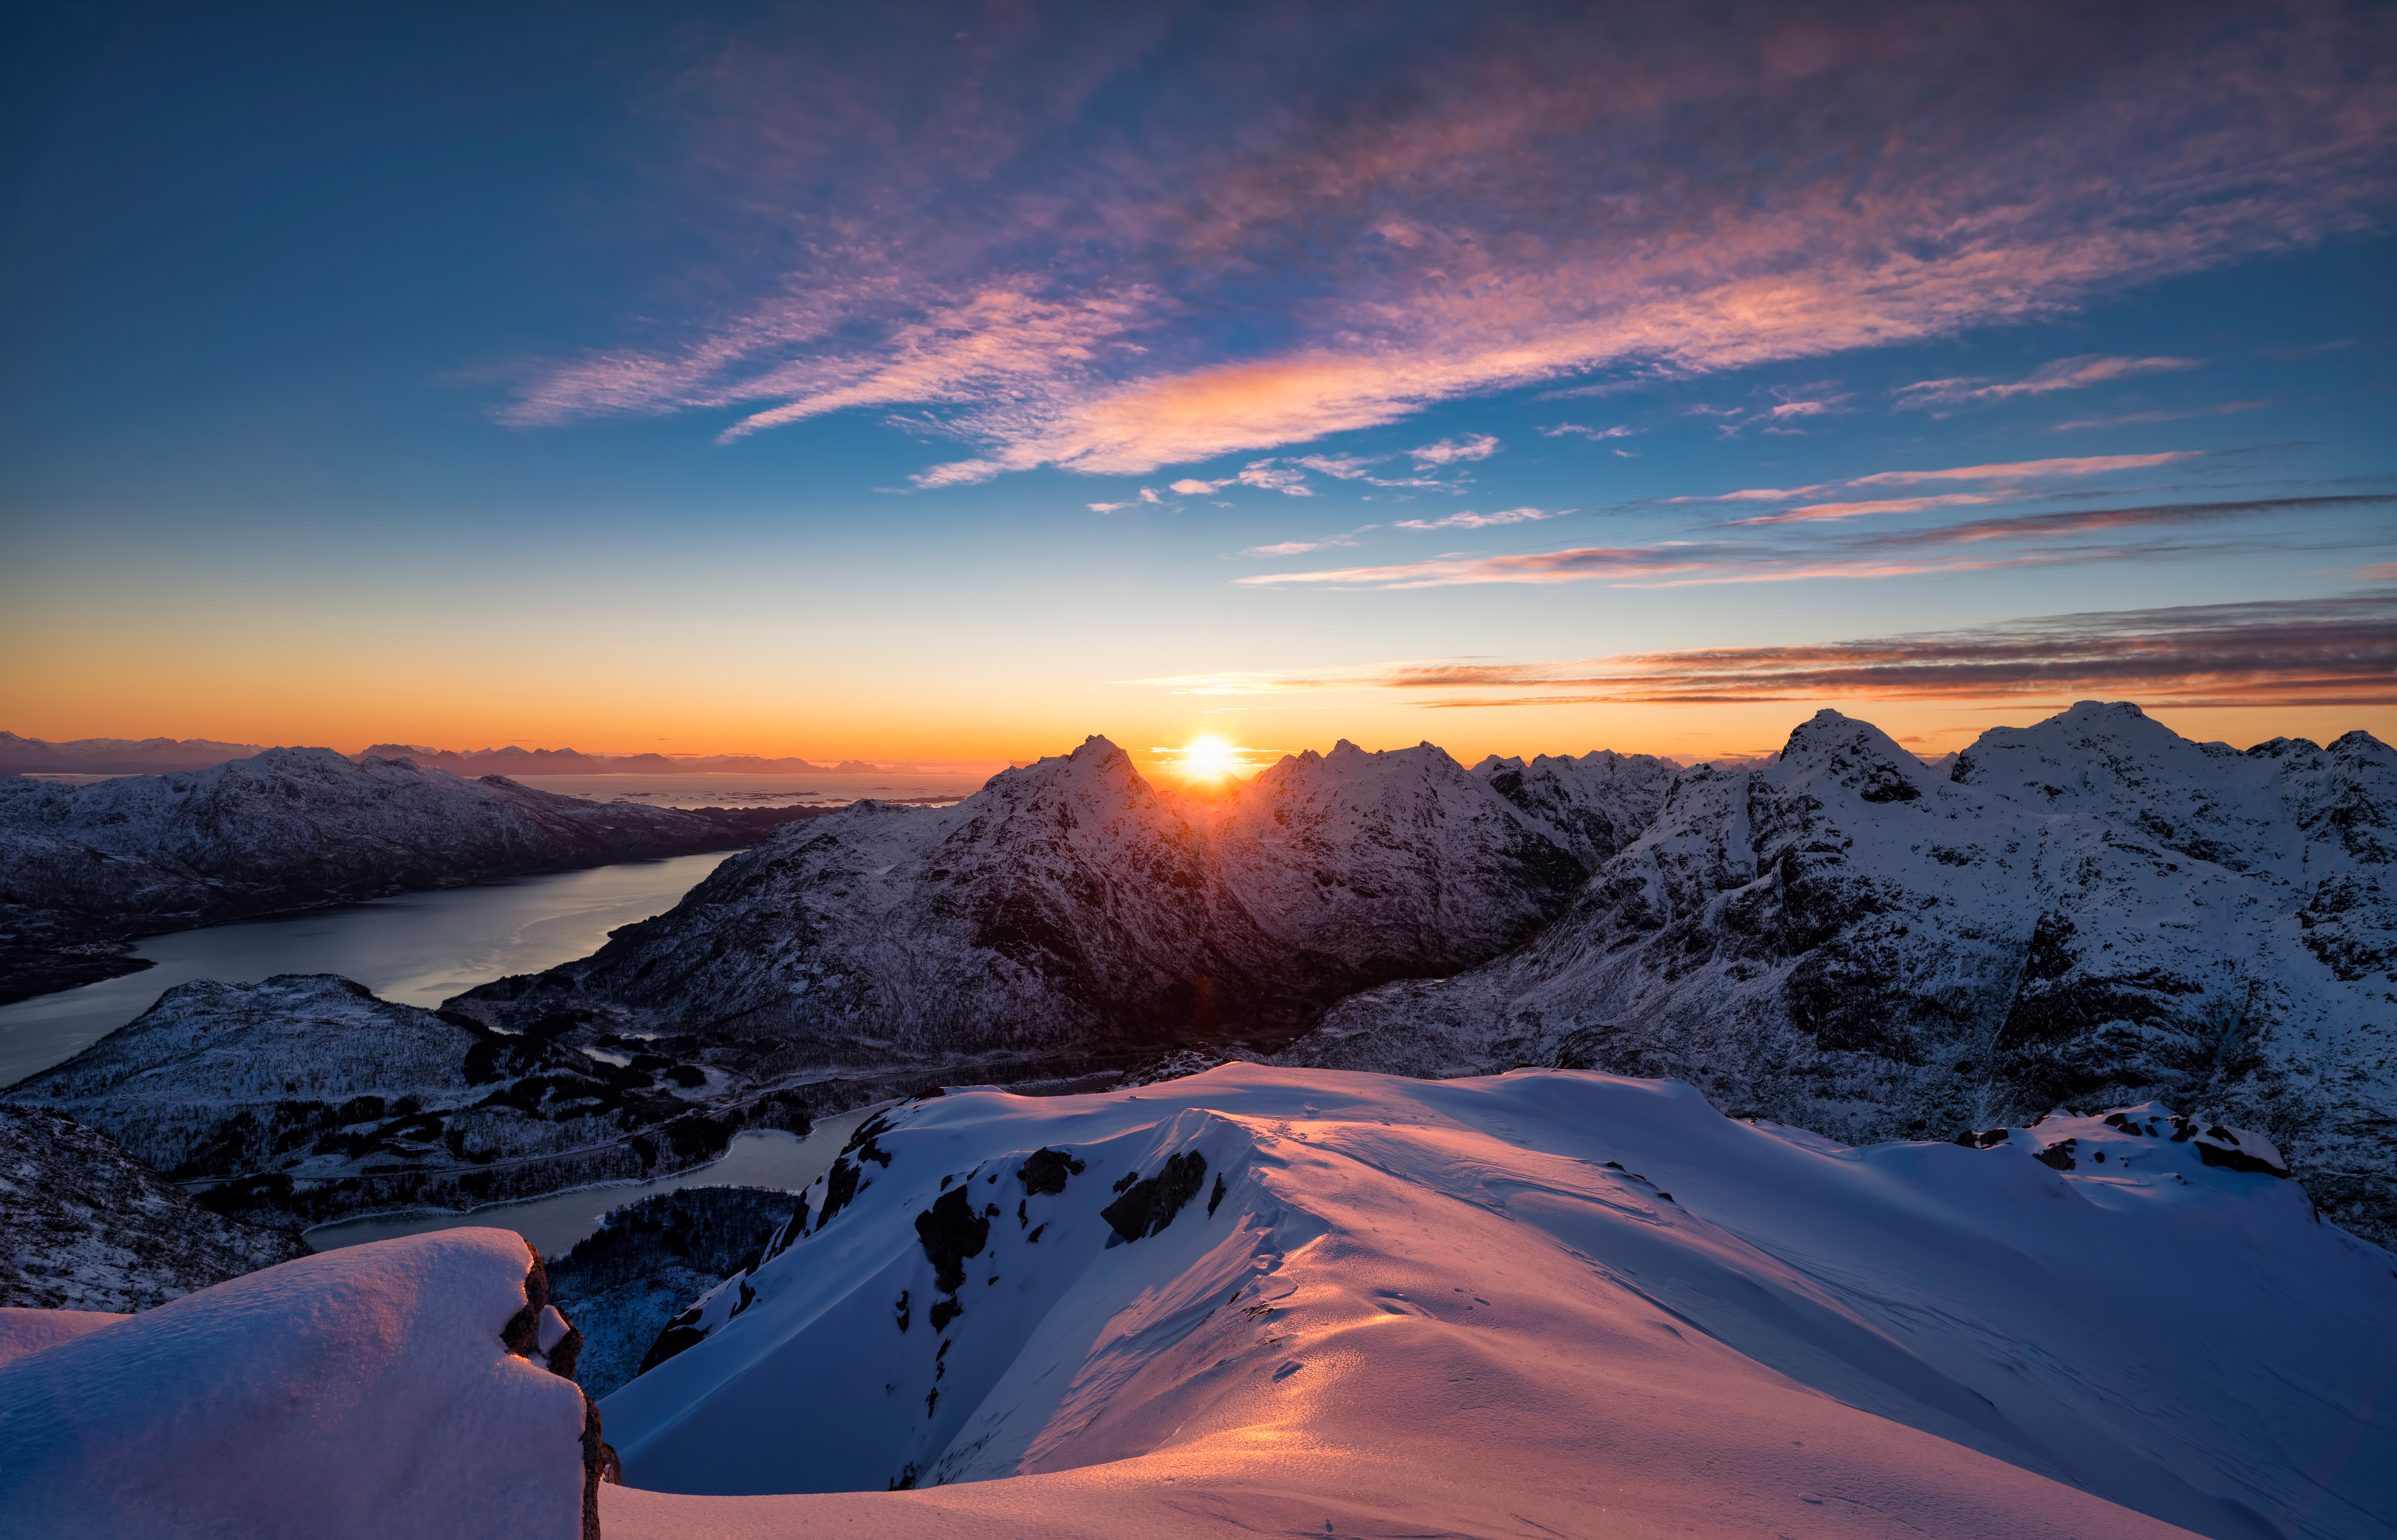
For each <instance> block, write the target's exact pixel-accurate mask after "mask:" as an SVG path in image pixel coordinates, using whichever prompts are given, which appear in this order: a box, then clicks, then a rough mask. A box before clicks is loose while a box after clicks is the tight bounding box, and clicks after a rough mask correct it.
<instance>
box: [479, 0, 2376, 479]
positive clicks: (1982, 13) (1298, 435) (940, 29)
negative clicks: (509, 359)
mask: <svg viewBox="0 0 2397 1540" xmlns="http://www.w3.org/2000/svg"><path fill="white" fill-rule="evenodd" d="M2194 3H2195V4H2196V5H2197V12H2198V13H2202V14H2198V13H2193V14H2192V15H2191V16H2190V17H2189V20H2188V23H2187V24H2185V25H2182V26H2178V27H2176V28H2173V29H2169V30H2167V31H2165V32H2163V33H2159V32H2157V31H2156V30H2155V29H2153V28H2151V27H2146V26H2141V25H2137V24H2136V23H2135V22H2134V21H2133V20H2128V19H2126V18H2125V17H2124V16H2123V15H2122V14H2118V13H2116V12H2113V11H2109V10H2108V8H2106V7H2083V8H2082V9H2081V10H2080V11H2077V12H2072V13H2069V14H2060V13H2055V12H2051V11H2040V12H2036V13H2034V12H2029V11H2024V10H2021V9H2020V8H2018V7H1980V8H1977V9H1970V8H1968V9H1965V10H1955V9H1952V8H1951V9H1941V8H1937V7H1933V8H1928V9H1926V8H1924V7H1909V6H1904V5H1898V4H1895V3H1894V0H1893V3H1884V4H1865V5H1858V6H1855V7H1841V8H1838V9H1835V10H1828V11H1827V10H1814V9H1806V10H1800V9H1792V8H1789V7H1775V6H1770V5H1766V4H1763V3H1761V0H1748V3H1742V0H1732V4H1731V5H1730V7H1729V8H1728V9H1727V10H1724V11H1723V12H1721V15H1720V16H1719V17H1718V18H1717V20H1716V21H1715V22H1714V23H1713V24H1710V25H1708V26H1707V27H1703V28H1701V27H1693V26H1691V25H1689V24H1688V23H1687V22H1686V20H1683V19H1681V17H1679V16H1678V15H1673V14H1668V13H1667V12H1655V13H1653V14H1648V15H1642V14H1639V13H1637V12H1636V11H1623V10H1619V9H1614V8H1599V9H1587V8H1585V9H1584V10H1583V11H1580V12H1576V13H1573V14H1572V15H1560V14H1558V13H1551V12H1539V13H1537V14H1534V13H1533V12H1532V11H1523V10H1519V9H1516V8H1510V7H1469V8H1468V7H1458V8H1455V9H1453V12H1451V13H1449V14H1445V15H1442V16H1439V17H1436V18H1433V19H1431V20H1426V21H1425V22H1424V23H1423V24H1422V25H1419V26H1411V27H1407V28H1396V27H1391V28H1367V29H1358V28H1354V27H1344V26H1343V25H1342V24H1341V23H1339V22H1338V21H1337V20H1327V18H1326V15H1325V14H1324V13H1318V12H1315V11H1311V10H1308V9H1306V8H1304V7H1298V8H1290V7H1262V6H1245V5H1240V4H1226V5H1225V6H1221V7H1188V8H1185V9H1181V10H1172V9H1168V8H1166V7H1118V11H1119V12H1121V14H1116V13H1109V14H1106V15H1104V16H1098V17H1091V16H1086V15H1084V14H1082V13H1080V12H1075V11H1056V12H1050V13H1044V12H1043V11H1041V10H1040V8H1038V7H1031V8H1027V9H1024V10H1021V11H1016V12H1011V13H1010V15H1011V17H1012V18H1013V19H1012V20H1010V21H1009V22H1008V23H1007V24H1006V25H1004V26H996V25H978V24H977V25H971V26H968V25H962V24H958V18H957V16H953V15H951V14H949V12H948V11H947V10H946V9H945V8H944V7H940V6H926V7H903V8H902V10H903V11H904V14H902V13H901V12H893V11H891V10H890V9H889V8H888V7H879V8H877V7H865V8H864V9H861V10H858V11H857V13H856V14H855V15H853V16H852V15H829V14H826V13H822V12H820V11H817V10H809V9H803V12H802V13H801V15H802V16H803V18H804V19H803V20H794V21H792V22H791V23H790V24H789V25H788V30H787V31H786V32H784V33H782V34H780V35H777V34H775V33H773V31H772V30H771V29H770V28H767V27H760V28H757V29H749V30H746V31H744V33H743V35H742V36H741V37H740V38H739V39H737V40H735V41H730V42H727V43H725V44H723V45H722V46H721V47H717V48H716V49H715V51H713V52H706V51H702V52H699V53H696V54H686V55H678V56H677V60H678V61H677V62H676V63H675V64H674V65H672V66H669V68H671V69H672V71H673V72H674V73H672V74H667V75H662V76H660V77H659V78H658V79H656V80H655V81H654V82H652V83H651V88H650V89H649V91H648V93H647V95H646V97H645V99H644V100H643V102H642V106H641V111H643V112H644V113H646V114H649V117H650V119H651V120H652V121H653V122H655V123H657V124H659V125H662V126H663V127H665V128H666V129H667V130H668V131H669V132H670V133H672V134H674V135H678V136H679V142H680V145H681V150H680V153H679V154H678V155H677V156H670V157H663V158H662V160H661V162H660V165H661V173H660V175H659V176H658V178H657V179H656V191H655V194H654V202H655V204H656V206H657V207H656V208H654V209H653V210H651V213H652V214H653V215H654V217H653V218H652V219H651V220H650V221H649V222H650V223H652V224H654V225H655V226H656V227H657V228H660V229H672V230H673V231H675V232H676V237H675V238H676V242H677V243H680V244H681V246H682V247H684V248H688V249H690V250H691V251H692V252H693V256H692V258H691V265H690V270H688V271H686V272H680V273H664V274H660V275H657V277H656V281H655V282H654V283H653V284H651V285H649V287H648V288H645V290H644V291H643V292H642V293H640V294H639V295H638V296H636V297H633V298H628V301H627V302H626V307H625V309H626V317H625V319H624V321H623V324H622V326H621V328H619V329H618V335H617V336H616V337H615V338H614V339H612V340H610V339H599V340H596V341H595V345H593V346H591V347H590V348H588V349H586V350H583V351H579V352H577V353H575V354H574V355H571V356H566V357H560V358H554V359H547V360H542V359H531V360H521V361H518V362H517V363H516V364H513V365H510V366H508V368H507V370H506V377H507V379H509V380H510V381H511V382H512V385H511V395H510V398H509V399H508V400H507V401H505V402H504V403H503V404H502V405H501V406H500V408H498V415H499V416H500V417H501V419H502V421H503V422H509V423H511V424H513V425H516V426H519V427H528V428H529V427H536V426H543V425H550V424H557V423H565V422H575V421H580V420H584V419H589V418H594V417H602V416H609V415H622V414H652V415H657V414H673V413H703V414H706V415H708V416H709V417H710V418H713V419H715V420H716V421H718V422H720V423H721V424H722V432H723V435H724V436H725V437H726V438H727V439H728V440H730V441H737V440H739V439H740V438H741V437H743V436H744V435H752V434H756V433H760V432H765V431H770V430H774V429H778V428H782V427H786V426H788V425H790V424H793V423H797V422H805V421H808V420H810V419H812V418H816V417H820V416H823V415H825V414H829V413H838V412H847V411H854V410H856V409H859V408H867V409H871V410H875V411H877V412H879V413H886V414H887V413H888V412H889V411H890V410H891V408H908V409H910V416H909V419H908V421H909V423H910V428H911V431H914V432H918V433H925V432H929V433H933V434H937V435H945V436H947V437H950V438H952V439H953V440H955V441H956V442H957V444H958V445H959V452H958V453H957V455H955V456H954V457H951V458H949V459H947V460H946V461H945V462H944V463H941V464H936V465H932V466H930V467H927V468H926V469H924V470H923V471H921V472H919V473H918V474H917V476H916V477H915V480H916V483H917V485H918V486H921V487H925V488H941V487H954V486H959V485H966V484H971V483H972V482H976V481H980V480H984V479H987V478H989V477H991V476H995V475H1004V474H1007V473H1010V472H1013V471H1019V470H1026V469H1030V468H1033V467H1035V466H1040V465H1052V466H1059V467H1063V468H1065V469H1069V470H1074V471H1078V472H1086V473H1091V474H1100V475H1130V476H1140V475H1148V474H1149V473H1150V472H1151V471H1153V470H1155V469H1157V468H1158V467H1159V466H1164V465H1184V464H1197V463H1201V462H1206V461H1209V460H1212V459H1214V458H1216V457H1219V456H1224V455H1228V454H1235V453H1261V452H1262V453H1272V452H1278V451H1279V450H1280V449H1283V448H1284V447H1285V446H1291V445H1296V444H1300V443H1305V442H1308V441H1313V440H1319V439H1322V438H1324V437H1326V436H1327V435H1335V434H1340V433H1346V432H1351V431H1354V430H1357V429H1360V428H1367V427H1374V426H1380V425H1384V424H1388V423H1393V422H1399V421H1402V420H1405V419H1407V418H1410V417H1412V416H1413V415H1415V414H1417V413H1419V412H1421V411H1423V410H1425V409H1426V408H1428V407H1431V406H1433V405H1435V404H1437V403H1440V402H1442V401H1446V400H1451V399H1453V398H1456V397H1459V396H1464V395H1476V394H1482V393H1488V392H1493V391H1498V390H1505V389H1512V388H1516V387H1539V386H1546V385H1549V384H1552V383H1555V382H1560V381H1566V380H1571V379H1574V378H1580V379H1585V380H1587V378H1588V377H1589V376H1592V375H1594V374H1604V375H1606V376H1607V377H1608V378H1607V379H1605V380H1602V381H1596V382H1590V383H1587V384H1580V385H1574V386H1572V387H1570V388H1571V389H1572V390H1573V391H1574V392H1576V393H1590V394H1597V393H1603V392H1605V391H1610V390H1614V389H1616V388H1621V387H1622V386H1623V385H1624V384H1625V383H1626V382H1629V383H1633V384H1637V383H1643V382H1646V383H1653V382H1670V381H1678V380H1687V379H1692V378H1695V377H1699V376H1704V375H1707V374H1709V373H1714V372H1719V371H1722V370H1727V369H1734V368H1747V367H1751V366H1755V365H1759V364H1764V363H1768V362H1774V361H1780V360H1795V359H1806V358H1820V357H1828V356H1831V355H1839V354H1849V353H1854V352H1855V351H1857V350H1863V349H1872V348H1881V347H1888V346H1892V345H1896V344H1902V343H1908V342H1913V341H1922V340H1925V339H1931V338H1937V337H1945V336H1950V335H1954V334H1956V333H1958V332H1960V331H1962V330H1964V329H1967V328H1987V327H1993V326H2003V325H2007V324H2013V323H2019V322H2024V321H2030V320H2041V319H2049V318H2053V317H2056V316H2058V315H2065V314H2069V312H2070V311H2071V310H2072V309H2073V308H2074V307H2076V306H2078V305H2079V304H2081V303H2082V302H2083V301H2085V300H2086V299H2087V298H2089V297H2090V296H2092V295H2094V294H2097V293H2100V292H2115V291H2118V290H2120V289H2121V288H2122V287H2123V286H2126V285H2131V284H2136V283H2142V282H2149V281H2153V280H2155V279H2158V278H2162V277H2164V276H2167V275H2173V274H2180V273H2189V272H2194V271H2199V270H2202V269H2206V268H2213V267H2219V266H2221V265H2223V264H2226V263H2229V262H2233V261H2239V260H2241V259H2243V258H2245V257H2248V256H2251V255H2253V254H2256V253H2259V252H2265V251H2280V250H2287V249H2293V248H2303V247H2306V246H2309V245H2312V244H2315V243H2318V242H2320V241H2322V240H2323V239H2325V238H2328V237H2330V236H2333V235H2336V234H2340V233H2342V232H2348V231H2355V230H2361V229H2364V228H2366V227H2367V226H2368V224H2369V221H2371V219H2372V218H2373V217H2374V216H2375V213H2376V211H2377V209H2379V208H2381V207H2382V206H2383V205H2384V204H2385V202H2386V200H2387V198H2388V195H2389V192H2390V182H2391V180H2392V177H2391V169H2390V158H2389V156H2388V154H2387V145H2388V142H2389V140H2390V127H2391V125H2390V107H2389V99H2388V96H2387V93H2386V91H2385V89H2384V88H2383V87H2384V85H2385V83H2384V82H2382V81H2381V80H2380V79H2379V77H2378V76H2377V74H2373V73H2372V72H2370V71H2368V70H2358V69H2356V68H2354V67H2353V66H2354V61H2355V60H2360V59H2374V58H2379V57H2386V55H2387V53H2388V50H2389V47H2390V40H2391V32H2392V29H2397V21H2392V20H2391V19H2390V17H2389V16H2388V15H2386V14H2384V13H2383V12H2382V11H2380V10H2377V9H2375V8H2373V7H2334V6H2327V5H2323V6H2314V5H2300V6H2297V7H2292V8H2287V9H2283V8H2280V7H2239V6H2235V5H2230V4H2216V3H2213V0H2194ZM960 14H962V13H960ZM961 34H962V35H961ZM1331 58H1336V59H1337V60H1339V64H1340V67H1338V68H1327V67H1325V66H1324V60H1327V59H1331ZM1595 78H1604V79H1607V80H1609V81H1611V82H1614V83H1617V84H1616V85H1615V86H1614V87H1610V88H1609V89H1607V90H1604V91H1593V90H1591V89H1590V88H1589V87H1588V82H1589V81H1590V80H1592V79H1595ZM2030 102H2036V103H2037V109H2036V111H2031V110H2027V109H2026V107H2025V105H2024V104H2025V103H2030ZM1227 123H1228V124H1237V125H1239V131H1237V132H1229V133H1227V132H1226V131H1225V127H1224V126H1225V124H1227ZM1128 147H1137V148H1136V150H1135V149H1132V148H1128ZM691 295H703V296H711V297H712V298H709V299H705V300H702V301H694V300H690V299H689V298H687V297H688V296H691ZM2152 362H2154V361H2153V360H2142V359H2129V360H2122V361H2118V362H2117V363H2116V364H2115V365H2111V366H2109V367H2117V368H2118V369H2119V368H2139V367H2145V366H2147V365H2149V364H2150V363H2152ZM2066 365H2072V366H2074V367H2075V368H2080V369H2082V372H2084V373H2085V372H2087V370H2088V369H2089V368H2096V367H2098V361H2093V360H2088V359H2084V360H2077V361H2076V360H2063V361H2059V363H2058V364H2057V365H2052V366H2049V368H2050V369H2052V370H2056V371H2058V372H2057V373H2056V374H2055V375H2053V376H2050V375H2048V374H2047V373H2046V371H2042V373H2041V374H2036V375H2034V376H2032V377H2031V378H2030V379H2029V380H2025V381H2018V382H2008V383H2004V384H2000V383H1996V382H1920V383H1921V384H1922V386H1923V387H1925V389H1924V390H1921V391H1918V392H1916V393H1915V395H1916V396H1918V397H1919V398H1921V399H1922V401H1924V402H1928V401H1930V400H1931V399H1932V397H1933V395H1936V393H1937V390H1938V389H1943V388H1944V389H1952V390H1954V391H1960V392H1962V393H1964V395H1965V396H1966V397H1967V398H1972V399H1980V398H1985V397H1981V396H1979V395H1976V394H1975V393H1980V392H1984V391H1989V390H2002V389H2016V390H2028V389H2029V388H2031V387H2032V386H2033V385H2034V384H2036V385H2037V386H2038V387H2039V388H2041V389H2048V388H2056V389H2061V388H2069V385H2068V384H2067V383H2065V382H2063V381H2064V377H2065V375H2066V374H2069V373H2071V372H2072V370H2071V369H2067V368H2065V367H2064V366H2066ZM487 372H489V371H487ZM2118 377H2119V375H2118ZM1815 399H1817V400H1819V399H1820V398H1815ZM1780 405H1781V406H1784V407H1789V408H1797V407H1798V406H1799V403H1798V402H1796V401H1787V402H1783V403H1780ZM1770 410H1771V408H1768V413H1769V412H1770ZM1743 415H1745V414H1743ZM1805 421H1806V416H1805V414H1804V413H1802V412H1800V411H1798V410H1795V409H1793V410H1791V411H1789V412H1787V413H1785V414H1784V415H1783V416H1781V417H1778V418H1773V417H1770V416H1769V415H1768V416H1767V418H1766V419H1765V420H1764V422H1761V423H1760V425H1761V426H1762V425H1771V426H1774V427H1780V428H1784V429H1794V428H1795V427H1797V426H1799V425H1800V424H1802V423H1803V422H1805ZM1426 463H1430V462H1426ZM1327 474H1328V473H1327Z"/></svg>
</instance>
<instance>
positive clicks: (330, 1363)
mask: <svg viewBox="0 0 2397 1540" xmlns="http://www.w3.org/2000/svg"><path fill="white" fill-rule="evenodd" d="M530 1261H531V1255H530V1253H529V1252H527V1251H526V1249H525V1245H524V1242H523V1241H522V1240H520V1239H517V1238H516V1236H514V1235H512V1234H510V1233H509V1232H508V1231H505V1230H452V1231H449V1232H448V1233H447V1234H444V1235H438V1236H415V1237H410V1238H408V1239H402V1240H390V1241H384V1242H382V1244H380V1245H373V1246H358V1247H353V1248H351V1249H349V1250H346V1251H341V1252H333V1253H331V1254H329V1255H326V1256H311V1257H302V1258H301V1259H300V1260H298V1261H296V1262H288V1263H285V1264H283V1265H280V1266H276V1267H270V1268H267V1269H266V1270H265V1271H263V1272H257V1273H251V1274H250V1275H248V1277H246V1278H237V1279H233V1280H232V1281H231V1282H227V1283H220V1284H218V1285H216V1286H215V1287H214V1288H210V1289H203V1290H200V1291H199V1292H196V1293H192V1294H187V1295H185V1296H184V1297H183V1298H181V1299H178V1300H172V1301H169V1302H168V1303H167V1304H165V1305H162V1306H158V1307H157V1308H156V1309H154V1310H145V1311H142V1312H141V1314H139V1315H134V1316H124V1317H115V1318H108V1317H100V1318H97V1319H96V1318H94V1317H93V1316H92V1315H89V1314H87V1313H85V1312H79V1311H78V1312H60V1314H61V1315H67V1316H72V1317H73V1319H67V1320H61V1321H59V1322H57V1323H55V1324H53V1325H51V1326H50V1327H49V1329H48V1330H47V1331H46V1332H45V1331H42V1330H41V1328H42V1326H43V1324H44V1323H39V1322H34V1321H29V1320H23V1319H18V1320H11V1321H7V1322H0V1352H6V1351H7V1349H9V1348H10V1347H12V1346H27V1345H33V1346H34V1350H33V1351H28V1352H24V1353H22V1354H21V1355H20V1356H17V1357H13V1358H10V1359H8V1360H7V1361H6V1362H0V1534H5V1535H7V1536H8V1537H9V1540H53V1537H57V1540H70V1537H73V1540H81V1537H84V1536H92V1537H101V1536H105V1537H108V1540H147V1537H150V1536H178V1537H181V1536H194V1537H196V1536H209V1537H218V1536H222V1537H225V1540H234V1537H239V1540H318V1537H326V1540H329V1537H334V1536H339V1537H341V1540H476V1537H481V1536H489V1537H491V1540H502V1537H504V1540H544V1537H548V1540H571V1537H572V1536H575V1535H577V1534H579V1533H581V1532H582V1503H583V1450H582V1435H583V1393H582V1392H581V1391H580V1390H578V1389H577V1388H575V1386H573V1385H571V1384H569V1382H568V1381H566V1380H563V1379H561V1378H559V1377H558V1376H556V1375H555V1374H553V1373H550V1372H549V1371H548V1370H547V1369H544V1368H541V1367H538V1366H536V1365H534V1364H532V1363H530V1362H529V1361H527V1360H526V1359H521V1358H516V1357H512V1356H510V1354H509V1353H508V1351H507V1349H506V1347H505V1346H503V1345H502V1342H501V1338H500V1332H501V1331H502V1328H503V1327H504V1326H505V1325H506V1324H507V1323H508V1320H509V1319H510V1318H511V1317H512V1316H514V1315H515V1314H516V1312H517V1311H518V1310H520V1309H522V1308H523V1307H524V1304H525V1272H526V1268H527V1266H528V1265H529V1263H530ZM35 1313H36V1312H10V1314H11V1315H19V1316H30V1315H33V1314H35ZM39 1338H47V1341H46V1342H42V1341H39V1340H38V1339H39Z"/></svg>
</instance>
